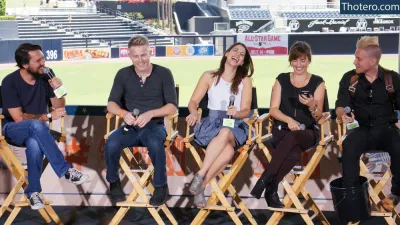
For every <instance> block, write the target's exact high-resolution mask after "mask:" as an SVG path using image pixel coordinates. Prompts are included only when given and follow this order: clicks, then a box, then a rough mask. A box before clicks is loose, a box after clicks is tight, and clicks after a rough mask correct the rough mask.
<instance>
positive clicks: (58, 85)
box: [43, 67, 67, 98]
mask: <svg viewBox="0 0 400 225" xmlns="http://www.w3.org/2000/svg"><path fill="white" fill-rule="evenodd" d="M43 73H44V74H46V75H47V77H48V78H49V84H50V86H51V87H52V88H53V90H54V94H55V95H56V96H57V98H62V97H64V96H65V95H67V89H66V88H65V87H64V86H63V83H62V82H61V80H60V79H59V78H58V77H56V75H55V74H54V73H53V72H51V70H50V68H49V67H43Z"/></svg>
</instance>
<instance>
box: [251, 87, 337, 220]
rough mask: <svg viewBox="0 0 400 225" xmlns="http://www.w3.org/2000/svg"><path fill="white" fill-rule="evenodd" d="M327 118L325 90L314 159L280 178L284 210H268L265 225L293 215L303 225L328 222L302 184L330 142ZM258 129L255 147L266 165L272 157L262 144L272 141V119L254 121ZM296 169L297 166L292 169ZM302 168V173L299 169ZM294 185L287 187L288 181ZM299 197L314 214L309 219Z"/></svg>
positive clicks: (327, 108) (330, 135) (260, 118)
mask: <svg viewBox="0 0 400 225" xmlns="http://www.w3.org/2000/svg"><path fill="white" fill-rule="evenodd" d="M330 118H331V115H330V113H329V104H328V97H327V92H326V90H325V100H324V106H323V114H322V118H321V119H320V120H319V121H318V126H319V129H320V138H321V139H320V141H319V143H318V145H316V146H313V147H311V148H310V149H309V150H308V151H310V150H311V149H315V152H314V154H313V156H312V157H311V159H310V161H309V162H308V163H307V165H306V166H304V167H302V168H300V170H297V169H296V171H295V170H292V171H291V172H290V173H289V174H288V175H287V176H286V177H284V178H283V181H282V185H283V187H284V190H285V191H286V195H285V197H284V199H283V202H282V203H283V205H284V208H270V207H269V208H268V209H269V210H271V211H274V213H273V214H272V217H271V218H270V219H269V220H268V222H267V225H271V224H278V223H279V221H280V220H281V219H282V218H283V216H284V214H285V213H296V214H300V216H301V217H302V218H303V220H304V222H305V223H306V224H314V223H313V222H312V218H314V217H315V216H317V215H319V217H320V219H321V221H322V223H323V224H325V225H327V224H329V222H328V220H327V219H326V217H325V215H324V214H323V213H322V211H321V209H320V208H319V207H318V205H317V204H316V203H315V201H314V200H313V198H312V197H311V195H310V193H309V192H308V191H307V189H306V188H305V184H306V183H307V181H308V180H309V179H310V177H311V175H312V174H313V172H314V171H315V169H316V168H317V166H318V164H319V162H320V161H321V159H322V157H323V156H324V154H325V152H326V148H327V147H328V145H329V144H330V143H331V141H332V140H333V135H332V133H331V128H330ZM265 120H267V122H268V124H267V131H268V133H267V134H265V135H263V123H264V121H265ZM257 124H258V125H257V127H258V138H257V141H256V142H257V144H258V147H259V148H260V149H261V150H262V151H263V153H264V155H265V156H266V158H267V160H268V162H271V160H272V156H271V154H270V152H269V150H268V147H267V146H266V145H265V144H264V143H265V142H267V141H270V140H271V138H272V127H273V118H272V117H271V116H270V114H269V113H268V114H267V113H266V114H263V115H262V116H260V117H259V118H258V120H257ZM295 168H296V166H295ZM301 169H302V170H301ZM290 181H291V182H292V183H293V184H292V185H290V183H289V182H290ZM300 193H301V195H302V196H303V197H304V199H305V200H306V202H307V203H308V204H310V205H311V209H312V211H313V212H314V214H313V215H312V216H311V217H310V215H309V214H308V211H309V210H306V209H304V206H303V204H302V203H301V202H300V200H299V198H298V196H299V194H300ZM292 204H294V206H295V208H292V207H291V205H292Z"/></svg>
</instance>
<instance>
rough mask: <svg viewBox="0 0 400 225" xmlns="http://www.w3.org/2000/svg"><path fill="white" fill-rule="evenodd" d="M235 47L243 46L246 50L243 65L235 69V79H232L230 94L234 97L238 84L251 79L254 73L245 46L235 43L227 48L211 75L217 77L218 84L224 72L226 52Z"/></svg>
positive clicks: (251, 61)
mask: <svg viewBox="0 0 400 225" xmlns="http://www.w3.org/2000/svg"><path fill="white" fill-rule="evenodd" d="M237 45H241V46H243V47H244V48H245V49H246V54H245V56H244V61H243V65H240V66H238V68H237V69H236V74H235V77H234V78H233V81H232V86H231V92H232V94H234V95H236V94H237V93H238V91H239V84H240V82H242V80H243V78H245V77H251V76H253V73H254V66H253V60H252V59H251V56H250V53H249V50H248V49H247V47H246V45H244V44H243V43H240V42H237V43H235V44H233V45H232V46H231V47H229V48H228V50H226V52H225V53H224V56H223V57H222V59H221V62H220V64H219V68H218V70H217V71H215V72H214V73H213V77H217V84H218V82H219V80H220V79H221V75H222V74H223V73H224V71H225V63H226V59H227V57H226V56H225V54H226V53H227V52H229V51H231V50H232V49H233V48H234V47H235V46H237Z"/></svg>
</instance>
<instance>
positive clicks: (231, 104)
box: [228, 95, 235, 119]
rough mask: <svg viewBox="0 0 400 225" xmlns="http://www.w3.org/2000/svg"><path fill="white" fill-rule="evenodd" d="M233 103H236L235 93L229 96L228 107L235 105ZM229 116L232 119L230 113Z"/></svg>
mask: <svg viewBox="0 0 400 225" xmlns="http://www.w3.org/2000/svg"><path fill="white" fill-rule="evenodd" d="M233 105H235V96H234V95H231V96H230V97H229V105H228V108H229V107H231V106H233ZM228 118H229V119H232V116H231V115H229V116H228Z"/></svg>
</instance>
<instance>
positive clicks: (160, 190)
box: [150, 184, 169, 206]
mask: <svg viewBox="0 0 400 225" xmlns="http://www.w3.org/2000/svg"><path fill="white" fill-rule="evenodd" d="M168 197H169V191H168V184H165V185H164V186H162V187H156V188H155V190H154V193H153V196H152V197H151V198H150V204H151V205H153V206H160V205H162V204H164V203H165V202H166V201H167V200H168Z"/></svg>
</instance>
